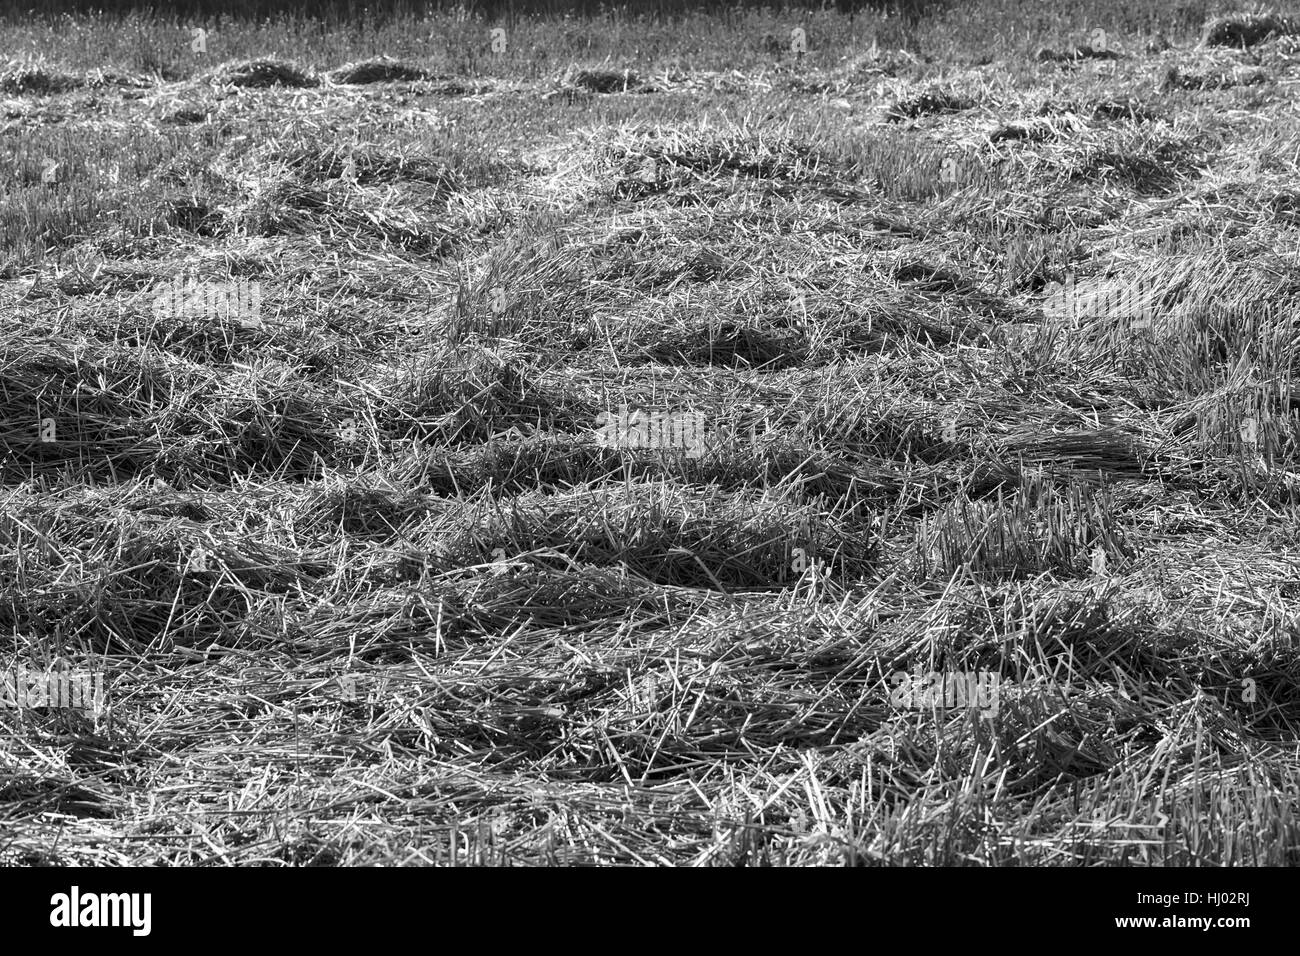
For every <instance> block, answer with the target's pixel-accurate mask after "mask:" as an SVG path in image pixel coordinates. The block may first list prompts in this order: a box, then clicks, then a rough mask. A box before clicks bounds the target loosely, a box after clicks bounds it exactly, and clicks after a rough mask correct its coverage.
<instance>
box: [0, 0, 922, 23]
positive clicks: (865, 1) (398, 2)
mask: <svg viewBox="0 0 1300 956" xmlns="http://www.w3.org/2000/svg"><path fill="white" fill-rule="evenodd" d="M943 5H945V0H775V2H774V0H718V2H709V0H625V2H609V0H604V2H600V0H459V2H448V0H432V2H430V0H360V2H347V0H314V2H303V0H296V2H295V0H175V2H172V3H149V2H142V0H0V18H2V19H6V20H11V21H21V20H27V21H30V20H33V19H46V18H57V17H60V16H62V15H64V14H65V13H72V14H77V13H81V14H86V13H92V12H99V13H102V14H106V15H109V16H124V15H126V14H131V13H135V14H139V15H145V16H160V17H166V18H168V19H170V18H173V17H175V18H181V19H185V18H190V17H197V18H211V17H216V16H233V17H237V18H239V19H251V20H262V19H266V18H274V17H281V16H289V17H295V18H299V17H300V18H311V19H318V20H322V21H325V22H345V21H349V20H354V19H356V18H358V17H364V18H366V19H371V20H376V21H384V20H390V19H402V18H407V17H411V16H417V17H418V16H423V15H425V14H426V13H429V12H431V11H439V10H442V11H450V10H454V9H456V8H458V7H459V8H464V9H465V10H466V11H468V12H469V13H470V14H471V15H479V16H483V17H485V18H493V19H496V18H503V17H504V18H509V17H512V16H529V15H535V16H562V15H564V14H566V13H571V14H573V15H574V16H583V17H600V16H606V15H610V14H617V15H619V16H629V17H636V16H645V17H656V18H668V17H677V16H681V15H683V14H687V13H692V12H709V11H721V10H727V9H732V10H743V9H745V8H752V9H757V8H764V7H766V8H769V9H773V10H782V9H803V10H807V9H814V10H816V9H831V10H836V11H838V12H840V13H846V14H851V13H854V12H857V11H860V10H872V11H890V12H893V13H898V14H900V15H901V16H903V17H904V18H908V19H911V18H915V17H918V16H921V15H923V14H925V13H927V12H930V11H932V10H934V9H937V8H939V7H941V6H943Z"/></svg>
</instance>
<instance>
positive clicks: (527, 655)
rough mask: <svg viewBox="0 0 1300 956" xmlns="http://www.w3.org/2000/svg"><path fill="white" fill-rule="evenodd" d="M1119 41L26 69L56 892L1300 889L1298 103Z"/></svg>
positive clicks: (464, 42)
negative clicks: (974, 884)
mask: <svg viewBox="0 0 1300 956" xmlns="http://www.w3.org/2000/svg"><path fill="white" fill-rule="evenodd" d="M1106 11H1109V12H1105V16H1107V17H1114V18H1115V23H1114V24H1111V23H1109V22H1107V23H1106V24H1105V28H1106V30H1107V32H1108V33H1109V34H1110V35H1111V39H1112V40H1114V41H1115V42H1114V47H1115V49H1119V50H1122V51H1123V53H1124V55H1123V56H1122V57H1107V58H1105V59H1104V60H1103V59H1102V58H1100V57H1095V56H1088V55H1078V51H1077V50H1076V51H1075V53H1074V54H1071V55H1069V56H1068V58H1066V59H1061V60H1060V61H1059V63H1054V64H1043V65H1039V64H1036V63H1035V62H1034V59H1033V51H1034V50H1035V49H1036V48H1037V47H1039V46H1042V45H1048V44H1050V48H1052V49H1059V48H1061V47H1062V46H1063V45H1064V44H1065V43H1066V42H1067V38H1073V39H1077V38H1078V36H1080V35H1082V36H1090V35H1091V31H1092V30H1093V29H1095V28H1096V27H1097V26H1098V24H1097V23H1096V22H1089V23H1079V22H1077V17H1078V16H1082V15H1083V14H1084V13H1086V14H1087V16H1089V17H1094V19H1095V18H1096V16H1098V13H1097V11H1096V10H1089V11H1083V13H1080V12H1079V11H1077V10H1075V9H1074V8H1070V9H1065V8H1062V9H1061V10H1059V11H1056V13H1058V14H1059V16H1056V17H1055V19H1054V20H1053V19H1052V18H1051V17H1048V18H1045V19H1043V20H1041V21H1040V20H1033V21H1030V20H1028V19H1027V18H1026V17H1025V15H1024V11H1023V10H1019V9H1014V5H1011V8H1009V9H1007V10H1003V9H1002V8H1001V7H998V6H986V5H983V4H976V5H974V7H971V8H967V7H961V8H953V9H952V10H949V11H947V12H946V13H943V14H942V15H935V16H933V17H930V18H924V19H917V20H910V21H908V22H907V23H902V22H900V18H883V17H878V16H875V15H872V14H867V13H864V14H862V15H861V16H859V17H856V18H854V19H853V20H849V19H848V18H844V17H841V16H839V15H838V14H835V13H833V12H831V11H829V10H821V11H809V12H806V13H804V14H801V16H802V19H801V20H800V23H801V24H803V27H802V28H803V29H805V30H806V36H807V39H808V45H809V50H808V52H807V54H806V55H805V56H803V57H798V56H796V55H794V54H793V53H792V52H791V51H790V49H789V37H790V30H791V28H792V27H791V25H790V23H789V22H787V21H788V17H789V14H787V13H774V12H771V11H766V12H758V11H749V12H746V13H744V14H743V15H742V14H736V15H735V16H732V17H728V16H723V15H717V14H702V13H694V14H691V15H690V17H688V18H687V19H685V20H683V21H682V22H680V23H676V24H669V25H665V24H663V23H659V22H656V21H653V20H640V21H638V20H621V19H620V20H618V21H614V20H610V19H583V18H576V19H570V20H564V19H563V18H522V17H521V18H519V20H518V22H517V23H513V22H512V23H511V24H510V25H509V27H508V31H507V32H508V36H509V43H508V47H507V49H506V51H504V52H500V51H498V52H493V51H492V49H491V47H490V41H489V39H488V34H487V29H488V26H489V25H488V23H487V21H485V20H483V19H481V18H477V17H476V16H475V15H472V14H471V15H467V16H463V17H461V18H460V19H457V18H456V17H455V16H454V15H452V14H444V13H437V14H435V15H433V19H432V21H431V23H424V24H421V23H419V22H418V21H412V20H406V21H400V22H398V23H397V24H396V25H392V24H380V25H377V26H376V27H375V30H374V31H373V33H368V34H367V35H366V36H365V37H359V36H358V35H357V34H356V33H355V32H354V31H349V30H347V29H344V28H342V27H338V28H333V29H322V28H321V27H320V25H319V24H317V25H315V26H311V25H310V24H308V23H306V22H303V23H298V22H297V21H292V20H285V21H283V22H276V23H269V22H268V23H263V24H260V25H251V24H246V23H243V22H242V21H239V20H238V19H232V20H231V21H230V22H229V23H228V24H224V21H223V24H224V25H223V30H222V31H221V33H220V35H219V36H218V34H216V33H214V34H213V36H212V37H210V38H209V42H210V44H211V45H212V47H213V54H212V59H210V60H205V59H203V58H200V57H196V56H192V55H191V54H190V51H189V47H188V39H187V38H186V37H185V34H184V31H179V30H177V29H176V28H175V26H174V25H173V24H170V23H168V22H166V21H164V20H150V19H140V18H128V19H125V20H123V21H121V22H117V21H114V20H111V19H103V18H92V19H91V20H88V21H86V22H88V23H92V24H93V25H94V28H95V36H96V38H97V40H98V42H99V43H100V44H101V45H102V49H99V50H98V51H96V53H95V57H94V62H87V61H86V56H87V52H86V51H85V50H83V49H80V48H78V47H77V46H76V45H75V44H72V43H70V42H69V41H68V39H67V36H72V35H75V34H76V31H63V32H57V31H50V30H48V29H45V28H42V27H41V26H40V25H39V24H38V23H35V22H27V21H26V20H24V21H22V22H19V23H16V24H15V25H14V29H13V32H12V33H6V35H5V37H6V38H5V39H4V40H0V44H7V45H5V46H0V55H3V56H6V57H16V56H17V49H19V48H20V46H19V47H16V46H15V45H14V44H15V43H18V44H19V45H21V43H22V42H26V41H31V42H33V43H35V42H36V41H37V40H42V41H44V43H45V45H43V46H41V48H42V49H48V50H49V51H50V52H49V60H48V62H46V61H42V62H41V63H31V62H28V61H25V60H19V59H16V58H15V59H13V60H12V65H10V66H7V67H6V68H5V70H4V72H3V73H0V92H2V93H3V95H4V97H5V103H4V111H5V112H4V119H3V123H4V126H3V128H0V188H2V189H3V190H4V192H5V196H6V202H5V204H4V207H3V209H2V210H0V233H2V239H3V250H4V252H3V254H4V261H3V263H0V629H2V630H3V632H4V634H5V637H6V647H5V650H4V653H3V654H0V666H3V667H8V666H10V665H15V664H16V663H19V662H26V663H29V664H41V665H42V666H43V665H44V664H48V663H50V662H51V661H52V660H53V659H54V658H55V657H61V658H64V659H67V660H70V661H72V662H73V663H74V664H75V665H77V666H81V667H85V668H90V669H95V670H100V671H102V672H104V673H105V674H106V677H107V680H106V681H105V683H106V685H107V688H106V689H107V692H108V697H109V702H110V707H111V717H110V715H105V714H98V715H96V714H87V713H78V712H70V711H66V710H62V711H61V710H53V709H39V710H34V711H25V712H21V713H15V712H12V711H8V710H4V711H0V734H3V736H0V740H3V743H0V754H2V755H3V757H4V762H5V764H6V770H5V772H4V775H3V780H0V789H2V790H3V793H4V795H5V797H6V799H5V800H4V801H3V803H2V809H0V820H3V824H4V828H5V831H6V839H5V841H4V843H3V844H2V845H0V862H6V863H9V862H17V863H23V864H34V863H43V864H60V863H65V864H66V863H72V864H80V863H96V864H104V863H107V864H124V863H134V864H159V865H164V864H198V863H210V862H222V863H228V864H229V863H237V864H267V863H270V864H273V865H290V866H293V865H352V864H364V863H384V864H392V863H398V864H402V863H430V862H433V863H447V862H457V863H461V864H463V863H478V864H485V863H493V864H506V865H515V864H523V865H558V864H571V863H624V864H634V865H658V864H680V865H729V864H734V865H776V864H820V865H829V864H857V865H900V864H926V865H989V866H998V865H1176V866H1182V865H1188V866H1190V865H1198V866H1205V865H1258V864H1264V865H1295V864H1297V863H1300V820H1297V817H1296V815H1295V811H1294V792H1295V789H1296V787H1297V785H1300V767H1298V766H1297V762H1296V756H1295V743H1296V739H1297V732H1298V731H1300V709H1298V704H1300V697H1298V696H1297V693H1296V687H1297V679H1298V678H1300V663H1298V661H1297V657H1296V653H1295V646H1294V637H1295V632H1296V624H1295V619H1294V617H1295V616H1294V613H1293V612H1292V610H1291V607H1292V605H1293V603H1294V601H1295V599H1296V596H1297V594H1296V584H1295V581H1296V564H1297V557H1296V554H1295V549H1294V540H1295V537H1296V535H1297V533H1298V531H1300V515H1298V514H1297V506H1298V501H1297V498H1298V497H1300V494H1298V493H1300V488H1298V487H1297V479H1296V477H1295V476H1296V475H1297V474H1298V473H1300V469H1298V468H1297V467H1296V462H1297V456H1298V455H1300V411H1298V410H1297V408H1296V403H1295V399H1294V394H1295V383H1294V371H1295V369H1296V368H1297V364H1298V363H1300V354H1298V349H1300V340H1297V338H1296V335H1295V327H1296V320H1297V319H1300V276H1298V275H1297V272H1296V268H1295V266H1294V262H1295V261H1296V258H1295V257H1296V253H1297V251H1300V231H1298V230H1297V228H1296V227H1297V222H1296V215H1295V212H1296V209H1297V208H1300V204H1298V203H1297V202H1296V200H1295V195H1294V193H1295V190H1294V183H1295V181H1296V178H1297V176H1300V167H1298V166H1297V160H1296V157H1297V155H1300V153H1298V152H1297V146H1298V145H1300V143H1298V138H1297V135H1296V133H1295V131H1294V129H1293V124H1291V123H1290V117H1291V104H1290V102H1289V101H1288V99H1287V97H1286V95H1285V91H1286V90H1288V89H1289V88H1290V86H1291V85H1293V83H1294V79H1295V72H1296V70H1297V62H1296V60H1295V58H1294V57H1293V56H1292V55H1291V52H1293V51H1290V48H1289V47H1287V46H1286V45H1285V44H1284V43H1283V42H1281V41H1279V40H1278V39H1277V37H1276V34H1278V33H1281V32H1285V31H1284V30H1279V29H1277V23H1276V22H1273V21H1270V23H1271V25H1270V26H1269V28H1268V33H1260V32H1259V30H1260V29H1263V27H1262V26H1259V27H1258V29H1256V28H1255V27H1251V28H1250V29H1246V28H1241V29H1238V28H1236V27H1233V28H1229V27H1224V26H1213V25H1209V24H1207V25H1206V27H1205V37H1206V38H1207V39H1206V40H1205V46H1206V49H1203V50H1197V51H1192V50H1191V49H1190V47H1191V45H1192V43H1193V42H1194V41H1196V40H1197V38H1198V36H1200V33H1199V32H1198V31H1200V28H1201V24H1200V23H1199V22H1198V23H1191V22H1186V21H1185V18H1184V17H1183V15H1181V14H1178V13H1177V12H1176V11H1169V12H1168V13H1167V14H1165V13H1162V14H1161V17H1164V19H1160V18H1157V19H1159V21H1160V22H1158V23H1154V24H1153V23H1150V22H1148V21H1146V20H1143V22H1142V23H1141V24H1140V30H1139V29H1138V28H1136V27H1133V26H1132V25H1131V24H1129V21H1128V20H1126V19H1125V18H1126V16H1127V14H1126V13H1125V11H1124V10H1120V9H1118V8H1116V9H1114V10H1112V9H1111V8H1109V7H1108V8H1106ZM1008 17H1010V18H1011V20H1013V21H1015V22H1017V23H1019V24H1021V28H1020V29H1019V31H1018V33H1017V35H1016V39H1015V42H1014V43H1011V42H1008V41H1007V40H1006V39H1005V37H1006V36H1008V35H1009V31H1008V30H1006V29H1004V28H1005V27H1006V26H1007V24H1008V19H1007V18H1008ZM1233 22H1234V23H1235V22H1237V21H1233ZM1250 22H1251V23H1254V22H1255V21H1250ZM1026 23H1029V24H1030V28H1029V29H1026V28H1025V27H1024V24H1026ZM1257 26H1258V25H1257ZM434 27H436V29H434ZM1155 27H1159V28H1160V29H1161V30H1163V31H1165V32H1167V33H1168V35H1169V36H1170V37H1171V38H1172V40H1173V46H1172V47H1171V48H1169V49H1164V50H1160V49H1158V50H1153V51H1150V52H1139V51H1143V50H1144V49H1145V46H1144V44H1143V43H1142V42H1141V40H1142V39H1143V38H1144V37H1145V31H1147V30H1149V29H1154V28H1155ZM43 29H44V30H45V32H42V30H43ZM999 30H1001V31H1002V35H1003V36H1004V39H1002V40H996V41H995V40H994V39H993V37H994V36H995V35H996V34H997V33H998V31H999ZM1234 30H1235V31H1236V32H1233V31H1234ZM1250 30H1254V31H1255V32H1253V33H1252V32H1250ZM65 34H66V35H67V36H65ZM430 35H436V36H437V37H438V39H437V41H436V42H435V41H431V40H428V39H421V38H427V37H429V36H430ZM1269 35H1274V38H1273V39H1267V37H1268V36H1269ZM178 36H180V37H181V38H184V39H185V42H184V43H181V42H179V41H178V40H177V37H178ZM10 37H16V38H18V39H17V40H11V39H10ZM684 38H696V39H695V40H693V41H691V42H688V41H687V40H686V39H684ZM873 40H875V41H876V42H875V45H874V46H875V48H874V50H873V43H872V41H873ZM692 42H693V43H694V45H693V46H692V45H691V43H692ZM218 44H220V45H219V46H218ZM1245 47H1250V49H1249V50H1246V49H1244V48H1245ZM1211 48H1213V49H1211ZM1108 49H1109V48H1108ZM1288 51H1290V52H1288ZM272 52H273V53H274V56H273V57H271V56H270V54H271V53H272ZM146 60H148V61H149V62H144V61H146ZM6 62H10V61H6ZM214 62H219V63H220V64H222V65H221V66H218V67H215V68H214V67H213V66H212V64H213V63H214ZM340 64H342V65H340ZM1112 69H1113V72H1112ZM96 70H100V71H103V73H102V74H98V73H95V72H94V71H96ZM110 71H115V72H110ZM1170 71H1172V73H1171V72H1170ZM1251 71H1256V72H1251ZM140 73H147V74H148V79H147V81H135V80H132V81H129V82H128V81H126V80H119V79H113V80H112V81H111V82H108V81H105V82H99V80H98V79H97V77H100V76H101V75H102V77H114V78H120V77H125V76H136V75H139V74H140ZM1170 75H1172V76H1174V77H1176V78H1177V79H1176V80H1175V81H1166V82H1163V83H1162V80H1163V79H1164V78H1165V77H1167V76H1170ZM1256 76H1257V77H1258V79H1257V80H1256V79H1252V78H1251V77H1256ZM141 84H143V85H141ZM632 94H635V95H632ZM115 165H116V169H114V166H115ZM51 168H53V169H54V170H55V173H54V175H53V176H52V177H50V178H47V176H46V174H45V170H46V169H51ZM173 281H179V282H180V283H181V284H182V287H185V288H189V287H190V286H194V285H196V284H208V285H216V286H219V287H223V288H224V287H225V286H226V285H230V286H234V285H237V284H239V283H244V284H245V285H247V284H248V283H254V282H255V283H257V284H258V290H259V297H258V302H259V303H260V310H261V311H260V315H259V316H257V321H255V322H249V321H243V320H241V318H240V317H239V316H236V315H231V314H217V310H216V309H215V307H214V308H209V307H208V306H207V305H202V306H201V305H200V304H199V300H198V298H197V297H191V302H190V306H189V307H187V308H183V309H178V308H173V307H169V306H168V305H167V302H168V301H170V300H167V299H166V298H165V297H163V291H164V290H166V289H168V288H170V286H169V283H172V282H173ZM186 283H189V286H186V285H185V284H186ZM160 297H163V298H162V301H163V304H162V305H161V306H159V305H158V301H159V299H160ZM203 301H204V302H211V303H220V302H221V301H222V298H221V297H220V296H217V297H215V298H211V299H209V300H203ZM226 301H227V302H228V301H229V299H228V296H227V297H226ZM227 311H229V310H227ZM620 410H623V411H626V412H628V413H629V417H633V416H634V417H635V420H636V421H637V422H639V423H645V422H647V421H649V422H652V423H655V426H654V428H653V429H647V430H645V431H643V432H642V433H640V434H641V439H642V440H637V441H632V440H631V439H629V438H628V437H626V436H624V437H623V438H619V437H618V434H617V429H612V428H611V426H610V422H611V421H616V420H617V416H618V415H619V412H620ZM685 420H690V421H693V422H696V423H698V425H699V426H700V429H701V431H702V439H703V440H702V442H701V445H702V447H700V448H697V449H694V451H698V452H699V453H698V454H695V453H691V454H688V453H687V452H688V449H687V448H686V447H684V446H679V445H677V444H674V443H675V441H676V438H675V437H674V436H675V435H676V436H678V437H680V436H681V435H682V434H683V432H682V431H681V430H680V429H679V430H678V431H677V432H674V430H673V428H671V427H660V426H662V425H664V423H669V424H672V423H677V424H678V425H680V424H681V422H683V421H685ZM611 435H612V436H613V437H611ZM981 672H982V673H985V674H993V675H996V677H997V680H998V688H999V689H998V695H997V699H996V702H995V705H994V706H993V707H989V706H984V707H983V708H979V707H969V706H955V704H956V702H955V701H954V702H951V703H953V704H954V706H943V705H940V704H938V703H935V704H934V705H933V706H931V705H924V706H922V705H916V706H907V705H906V704H900V703H899V702H898V701H896V700H895V699H894V698H893V697H892V696H891V687H892V686H894V683H896V679H897V677H898V675H900V674H911V675H927V674H930V673H934V674H937V675H939V676H940V677H941V679H942V680H943V682H944V683H945V684H948V685H952V684H953V683H954V682H959V681H961V680H962V679H964V675H969V674H974V673H981ZM984 703H985V705H987V704H988V703H989V702H988V701H985V702H984ZM982 711H988V712H987V713H984V712H982ZM250 780H255V781H256V784H255V786H251V787H250V784H249V781H250ZM236 791H238V792H239V794H240V797H239V800H240V801H241V813H239V814H236V815H232V814H230V813H229V806H230V800H231V799H232V796H231V795H232V794H233V793H235V792H236ZM51 812H58V813H61V814H63V816H62V817H60V819H59V821H58V827H57V830H56V829H55V828H54V827H53V825H52V824H51V823H50V822H49V820H50V818H49V816H48V814H49V813H51ZM195 814H200V815H201V816H202V819H201V820H200V819H199V818H197V817H196V816H195ZM358 814H363V815H364V816H365V821H366V825H365V826H364V827H359V826H358V825H357V820H358ZM128 835H129V836H130V837H131V839H129V840H127V839H110V838H109V837H125V836H128Z"/></svg>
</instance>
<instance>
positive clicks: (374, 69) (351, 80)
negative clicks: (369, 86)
mask: <svg viewBox="0 0 1300 956" xmlns="http://www.w3.org/2000/svg"><path fill="white" fill-rule="evenodd" d="M432 75H433V74H431V73H429V72H428V71H427V70H421V69H420V68H419V67H415V66H410V65H408V64H406V63H402V62H401V61H399V60H394V59H392V58H391V57H386V56H381V57H375V58H373V59H370V60H361V61H359V62H357V63H347V64H344V65H343V66H341V67H339V68H338V69H337V70H334V71H333V72H331V73H330V74H329V78H330V80H332V81H333V82H335V83H347V84H351V85H360V84H362V83H392V82H401V81H403V80H427V79H429V78H430V77H431V76H432Z"/></svg>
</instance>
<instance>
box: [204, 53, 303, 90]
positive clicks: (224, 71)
mask: <svg viewBox="0 0 1300 956" xmlns="http://www.w3.org/2000/svg"><path fill="white" fill-rule="evenodd" d="M213 79H214V80H216V81H217V82H218V83H226V84H229V85H230V86H242V87H249V88H253V89H263V88H266V87H270V86H291V87H294V88H296V89H302V88H306V87H313V86H320V80H318V79H317V78H316V77H314V76H311V75H310V74H308V73H306V72H304V71H303V70H300V69H298V67H296V66H294V65H293V64H292V63H287V62H285V61H284V60H272V59H260V60H246V61H243V62H236V63H223V64H222V65H221V66H219V67H218V68H217V69H216V71H215V73H214V74H213Z"/></svg>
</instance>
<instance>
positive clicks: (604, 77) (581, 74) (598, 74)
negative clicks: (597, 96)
mask: <svg viewBox="0 0 1300 956" xmlns="http://www.w3.org/2000/svg"><path fill="white" fill-rule="evenodd" d="M560 82H561V84H562V85H563V86H566V87H571V88H573V89H578V90H586V91H587V92H589V93H635V92H637V91H639V90H641V89H643V86H642V84H641V83H640V81H638V80H637V78H636V76H635V75H634V74H633V73H632V72H631V71H630V70H622V71H620V70H580V69H577V68H575V67H572V66H571V67H569V69H568V70H566V71H565V73H564V78H563V79H562V80H561V81H560Z"/></svg>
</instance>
